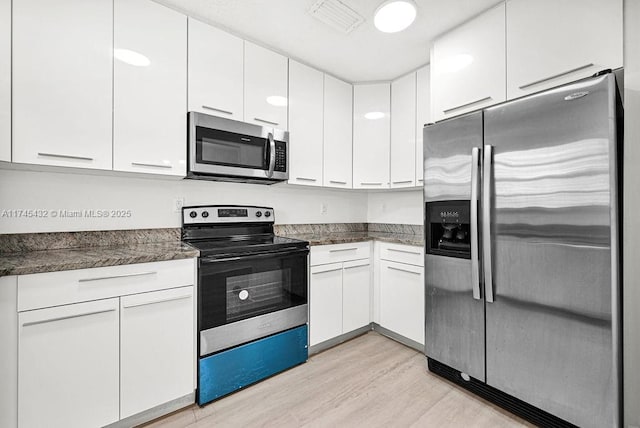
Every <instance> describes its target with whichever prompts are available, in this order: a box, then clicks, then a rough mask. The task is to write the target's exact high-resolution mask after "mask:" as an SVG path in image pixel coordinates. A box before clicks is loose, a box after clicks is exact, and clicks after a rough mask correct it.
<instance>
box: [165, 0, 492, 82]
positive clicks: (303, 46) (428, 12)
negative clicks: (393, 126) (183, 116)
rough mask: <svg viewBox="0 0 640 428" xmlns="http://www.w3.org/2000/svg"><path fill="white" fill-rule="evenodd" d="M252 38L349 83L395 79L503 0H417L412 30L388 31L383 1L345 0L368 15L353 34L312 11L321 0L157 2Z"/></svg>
mask: <svg viewBox="0 0 640 428" xmlns="http://www.w3.org/2000/svg"><path fill="white" fill-rule="evenodd" d="M156 1H157V2H158V3H162V4H165V5H167V6H170V7H172V8H174V9H177V10H179V11H181V12H184V13H186V14H187V15H189V16H193V17H195V18H199V19H201V20H203V21H205V22H209V23H211V24H214V25H216V26H218V27H220V28H222V29H225V30H228V31H229V32H231V33H234V34H237V35H238V36H241V37H243V38H245V39H247V40H251V41H254V42H256V43H258V44H260V45H263V46H265V47H269V48H272V49H274V50H276V51H279V52H281V53H283V54H285V55H287V56H289V57H290V58H293V59H296V60H299V61H300V62H303V63H306V64H308V65H311V66H313V67H316V68H319V69H321V70H323V71H326V72H328V73H331V74H333V75H335V76H337V77H339V78H342V79H344V80H347V81H349V82H369V81H379V80H391V79H394V78H396V77H398V76H400V75H402V74H405V73H407V72H409V71H412V70H414V69H416V68H418V67H420V66H421V65H424V64H426V63H428V62H429V48H430V46H431V42H432V41H433V39H434V37H435V36H437V35H439V34H441V33H443V32H445V31H447V30H448V29H450V28H453V27H455V26H457V25H458V24H460V23H462V22H464V21H466V20H468V19H469V18H471V17H473V16H475V15H477V14H478V13H480V12H482V11H484V10H486V9H488V8H489V7H491V6H493V5H494V4H497V3H498V0H415V1H416V3H417V5H418V16H417V18H416V20H415V22H414V23H413V24H412V25H411V27H409V28H408V29H407V30H405V31H402V32H400V33H394V34H386V33H381V32H380V31H378V30H376V28H375V27H374V26H373V14H374V12H375V10H376V8H377V7H378V6H379V5H380V4H381V3H383V1H384V0H341V1H342V2H343V3H345V4H346V5H347V6H349V7H350V8H351V9H353V10H355V11H356V12H358V13H359V14H360V15H362V16H363V17H364V19H365V21H364V23H362V24H361V25H360V26H359V27H358V28H356V29H355V30H354V31H353V32H351V33H350V34H345V33H343V32H340V31H339V30H336V29H334V28H333V27H330V26H328V25H327V24H324V23H322V22H320V21H319V20H317V19H316V18H314V17H313V16H311V15H310V14H309V13H308V10H309V8H310V7H311V6H312V5H313V4H314V3H315V2H316V1H317V0H156Z"/></svg>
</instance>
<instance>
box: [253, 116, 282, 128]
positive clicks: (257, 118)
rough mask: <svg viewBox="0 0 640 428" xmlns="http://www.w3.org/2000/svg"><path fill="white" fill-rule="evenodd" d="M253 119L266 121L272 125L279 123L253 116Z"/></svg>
mask: <svg viewBox="0 0 640 428" xmlns="http://www.w3.org/2000/svg"><path fill="white" fill-rule="evenodd" d="M253 120H257V121H258V122H262V123H268V124H269V125H274V126H277V125H279V124H278V122H272V121H270V120H266V119H260V118H259V117H254V118H253Z"/></svg>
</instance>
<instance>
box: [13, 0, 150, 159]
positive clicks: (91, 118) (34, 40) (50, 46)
mask: <svg viewBox="0 0 640 428" xmlns="http://www.w3.org/2000/svg"><path fill="white" fill-rule="evenodd" d="M5 28H6V27H5V26H4V25H3V26H2V31H5ZM112 39H113V1H112V0H92V1H86V0H60V1H50V0H20V1H15V2H13V161H14V162H20V163H29V164H41V165H58V166H72V167H79V168H92V169H111V166H112V162H111V149H112V146H111V140H112V138H111V126H112V121H111V114H112V111H111V109H112V98H111V95H112V94H111V92H112V52H113V50H112V48H113V42H112ZM3 61H4V60H3ZM4 100H5V98H4V97H2V101H1V102H4ZM138 115H139V112H138ZM4 129H5V128H4V127H2V130H3V131H2V132H4Z"/></svg>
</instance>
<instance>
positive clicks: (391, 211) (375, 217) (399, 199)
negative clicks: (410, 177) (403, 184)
mask: <svg viewBox="0 0 640 428" xmlns="http://www.w3.org/2000/svg"><path fill="white" fill-rule="evenodd" d="M367 205H368V208H367V223H394V224H422V223H423V221H424V220H423V214H422V188H420V189H412V190H403V191H399V190H394V191H393V192H389V191H387V192H371V193H369V201H368V204H367Z"/></svg>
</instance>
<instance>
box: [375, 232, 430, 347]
mask: <svg viewBox="0 0 640 428" xmlns="http://www.w3.org/2000/svg"><path fill="white" fill-rule="evenodd" d="M422 254H423V253H422V248H421V247H413V246H408V245H398V244H387V243H381V244H380V260H379V272H380V273H379V275H380V279H379V287H380V290H379V293H380V296H379V311H380V315H379V316H380V321H379V322H380V325H381V326H382V327H384V328H386V329H387V330H391V331H392V332H394V333H396V334H399V335H401V336H404V337H406V338H408V339H411V340H413V341H414V342H417V343H419V344H421V345H424V267H423V263H424V262H423V261H422V260H423V258H424V257H423V256H422ZM410 263H412V264H410Z"/></svg>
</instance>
